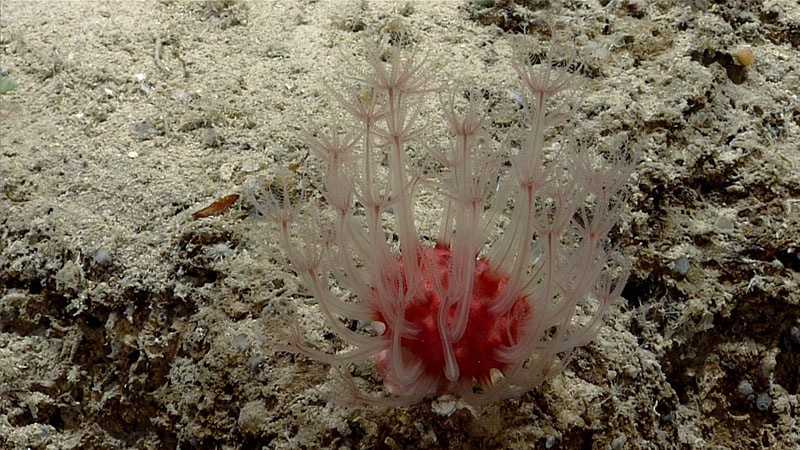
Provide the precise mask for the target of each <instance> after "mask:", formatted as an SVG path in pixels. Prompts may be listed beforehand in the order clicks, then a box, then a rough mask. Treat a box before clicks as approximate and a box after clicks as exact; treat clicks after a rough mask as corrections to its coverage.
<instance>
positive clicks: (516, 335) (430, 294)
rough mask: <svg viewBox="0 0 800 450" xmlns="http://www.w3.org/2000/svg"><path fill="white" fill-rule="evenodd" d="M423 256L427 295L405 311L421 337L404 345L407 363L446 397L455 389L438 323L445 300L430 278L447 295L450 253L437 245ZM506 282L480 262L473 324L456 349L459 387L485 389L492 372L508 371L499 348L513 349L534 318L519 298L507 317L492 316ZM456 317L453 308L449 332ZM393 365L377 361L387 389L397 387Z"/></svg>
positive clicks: (383, 358)
mask: <svg viewBox="0 0 800 450" xmlns="http://www.w3.org/2000/svg"><path fill="white" fill-rule="evenodd" d="M422 252H423V257H422V261H424V262H427V264H425V263H423V267H422V269H423V276H424V289H422V292H421V293H420V294H418V295H416V296H415V297H414V298H413V299H411V300H410V301H409V303H408V305H406V308H405V320H406V323H407V324H408V326H409V329H415V330H419V331H418V332H417V333H416V334H415V335H414V337H413V338H405V337H404V338H402V340H401V342H402V347H403V349H404V350H405V354H406V357H409V356H410V357H411V358H414V360H417V361H420V362H421V363H422V368H423V374H424V375H425V376H428V377H433V378H434V379H438V380H439V382H438V383H437V384H438V385H439V391H440V393H446V392H447V391H449V390H450V388H449V387H448V386H450V385H451V383H450V381H449V380H446V378H445V375H444V371H445V360H444V352H443V347H442V339H441V335H440V330H439V326H438V320H437V319H438V316H439V310H440V309H441V308H442V299H440V298H439V296H438V295H436V293H435V292H434V289H433V285H434V283H435V282H436V281H435V280H433V279H432V278H433V277H437V278H438V282H439V283H441V286H442V287H443V289H444V290H446V289H447V286H448V281H449V280H448V278H449V267H450V248H449V247H448V246H446V245H442V244H439V245H437V246H436V247H435V248H433V249H423V250H422ZM431 262H433V264H431ZM400 264H402V260H401V261H400ZM507 280H508V276H506V275H502V274H498V273H492V271H491V270H489V263H488V262H487V261H486V260H485V259H478V260H477V261H476V264H475V272H474V278H473V291H472V292H473V295H472V298H471V300H470V307H469V321H468V323H467V328H466V331H465V332H464V335H463V336H462V337H461V339H459V340H458V341H456V342H455V343H454V344H453V351H454V353H455V356H456V361H457V362H458V367H459V379H458V381H457V382H456V384H462V383H469V384H470V385H471V384H472V381H473V380H476V381H478V382H479V383H481V384H482V385H488V384H490V382H491V377H490V370H491V369H493V368H494V369H499V370H501V371H502V370H503V369H504V368H505V367H506V365H507V364H505V363H503V362H502V361H500V360H498V358H497V355H496V351H497V349H498V348H500V347H501V346H511V345H512V344H513V343H514V342H516V341H518V340H519V339H520V337H521V336H520V335H521V330H520V328H521V327H522V326H523V324H524V323H525V321H526V320H527V318H528V315H529V314H530V307H529V306H528V303H527V302H526V301H525V298H524V297H521V298H519V299H518V300H517V301H516V302H515V303H514V306H513V307H512V308H511V310H510V311H509V312H508V313H506V314H504V315H501V316H497V315H494V314H492V313H491V312H490V311H489V310H490V308H491V306H492V303H493V301H494V300H495V299H497V297H498V295H500V293H501V292H502V290H503V289H504V288H505V285H506V282H507ZM455 312H456V305H451V306H450V308H449V311H448V322H447V325H448V328H449V327H450V325H451V324H452V322H453V319H454V316H455ZM375 320H376V321H379V322H381V323H383V324H384V325H386V327H387V328H386V332H385V333H384V334H383V335H382V336H383V337H384V338H385V339H391V337H392V333H393V332H394V330H392V329H391V328H390V324H389V323H388V321H387V320H385V319H384V317H383V315H382V314H381V313H380V312H376V313H375ZM391 364H392V361H390V360H389V359H388V352H387V353H384V354H383V355H379V357H378V358H376V367H377V368H378V371H379V372H380V373H381V375H382V376H383V377H384V378H385V379H386V381H387V385H389V386H391V385H393V384H394V383H393V382H392V376H391V370H390V369H391Z"/></svg>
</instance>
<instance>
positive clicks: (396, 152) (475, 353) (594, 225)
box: [251, 44, 633, 405]
mask: <svg viewBox="0 0 800 450" xmlns="http://www.w3.org/2000/svg"><path fill="white" fill-rule="evenodd" d="M559 50H560V49H559V47H558V46H557V45H556V44H553V45H552V46H551V48H550V49H549V52H548V55H557V54H558V53H559ZM537 54H538V53H536V52H534V51H533V49H532V48H530V47H529V46H527V45H520V44H518V45H517V46H516V47H515V52H514V61H513V67H514V69H515V70H516V72H517V74H518V75H519V77H520V78H521V80H522V81H523V83H522V84H523V87H524V88H525V90H526V94H525V97H524V101H523V104H524V108H525V116H526V122H527V124H528V126H527V127H524V128H521V129H520V133H521V135H519V136H517V137H516V139H515V140H509V141H508V142H516V143H518V146H519V148H514V146H512V145H506V146H505V147H504V148H503V150H504V151H505V152H506V153H507V154H509V155H510V156H509V160H508V161H503V160H501V159H500V158H499V157H498V156H496V155H497V154H498V153H494V156H492V153H491V152H490V151H489V150H490V147H491V145H490V144H491V139H490V138H489V137H488V135H487V133H485V130H486V128H487V122H488V121H487V120H486V119H487V113H486V112H485V107H484V105H483V103H482V99H481V96H480V95H479V94H478V93H476V92H471V93H470V94H469V95H468V96H467V97H468V99H467V101H466V103H465V104H463V103H464V102H463V101H462V99H461V97H460V95H457V94H456V92H455V90H452V91H451V93H450V94H449V95H442V96H441V103H442V108H443V111H444V114H445V118H446V120H447V122H448V124H449V125H450V130H451V132H452V134H453V135H454V139H453V144H452V146H451V147H450V148H449V150H446V151H442V150H437V149H436V148H430V149H429V150H430V153H431V154H432V155H433V156H435V157H436V158H437V159H438V161H439V163H440V164H441V165H442V166H443V167H444V168H445V171H443V172H442V173H441V175H440V177H439V179H438V180H436V181H430V180H426V181H430V185H432V186H433V187H434V190H435V192H437V193H438V194H439V196H440V198H441V200H442V207H443V208H442V219H441V224H440V226H439V233H438V237H437V239H436V241H437V244H436V245H435V246H434V247H433V248H430V247H426V246H424V245H423V244H422V243H421V240H420V236H419V233H418V231H417V227H416V221H415V217H414V204H413V198H414V196H415V191H416V189H417V187H418V184H419V182H420V180H421V175H420V174H419V172H415V171H414V170H412V169H411V167H412V166H411V164H409V161H408V155H407V151H408V149H409V144H410V143H412V142H415V141H419V139H418V137H419V132H420V129H419V128H418V127H417V125H418V120H417V119H418V118H419V109H418V108H419V107H418V106H416V105H419V104H420V103H421V102H420V97H422V96H424V95H425V94H427V93H429V92H431V91H432V89H430V88H429V86H430V81H429V79H428V78H429V75H430V70H429V67H428V65H427V63H426V62H425V61H424V60H423V61H421V62H418V61H417V60H416V59H415V58H413V57H408V58H403V57H401V56H400V55H399V51H398V50H397V49H393V53H392V57H391V60H390V62H389V64H388V65H386V64H384V63H383V61H382V60H381V57H380V56H379V54H378V53H377V52H376V51H372V52H369V53H368V59H369V63H370V67H371V72H369V73H368V74H367V75H364V76H361V77H355V79H356V80H357V81H358V82H359V83H358V86H357V87H356V88H354V89H352V90H351V91H350V92H349V94H350V95H349V96H348V95H347V93H346V92H345V93H342V92H339V91H337V90H332V91H333V95H334V96H335V97H336V98H337V100H338V101H339V103H340V104H341V105H342V106H343V107H344V109H345V110H346V111H347V112H348V113H349V114H350V116H351V117H352V118H353V119H354V121H355V124H356V125H355V127H353V128H352V131H351V133H349V134H347V135H345V136H344V137H342V136H339V135H334V136H328V135H326V134H323V133H319V134H318V136H317V137H316V138H313V137H311V136H310V135H309V136H307V142H308V145H309V147H310V148H311V150H312V151H313V152H314V154H315V155H316V156H317V157H318V158H320V159H321V160H322V161H323V162H324V164H325V166H324V168H323V184H324V189H323V192H322V193H323V195H324V197H325V199H326V200H327V203H328V204H329V205H330V206H331V208H332V209H333V211H334V212H335V219H334V220H333V223H332V226H330V227H326V226H325V225H322V222H324V221H322V220H319V219H318V220H316V221H308V220H306V219H300V218H299V216H300V210H301V209H302V205H299V204H298V203H297V202H292V195H291V192H289V190H288V189H286V187H285V186H284V190H283V192H282V194H280V195H279V196H278V197H279V199H275V198H272V199H269V198H268V199H267V201H266V203H258V202H257V201H256V199H255V198H254V197H255V196H254V195H251V201H252V202H254V204H256V206H257V207H258V208H259V209H260V210H262V212H263V213H264V214H265V215H267V216H268V217H271V218H272V219H273V220H274V221H275V222H277V223H278V224H279V225H280V230H281V241H282V247H283V249H284V251H285V253H286V255H287V260H286V263H287V265H288V266H289V267H290V268H291V269H292V270H293V271H294V272H295V273H296V274H297V275H298V277H299V278H300V279H301V282H302V283H303V284H304V286H306V288H307V289H308V290H309V293H310V294H311V295H313V296H314V297H315V298H316V299H318V300H319V306H320V310H321V311H322V313H323V314H324V316H325V318H326V320H327V322H328V324H329V326H330V327H331V328H332V329H333V331H334V332H335V333H336V334H337V335H338V336H339V337H340V338H342V339H343V340H345V341H346V342H348V343H349V344H351V345H352V346H353V349H351V350H350V351H348V352H345V353H340V354H335V355H332V354H328V353H325V352H321V351H319V350H316V349H313V348H311V347H309V346H308V345H306V344H305V343H304V342H303V340H302V332H301V331H300V328H299V326H297V325H296V324H295V325H294V328H293V330H294V332H293V334H292V337H291V338H290V342H289V343H288V344H280V345H277V346H276V348H278V349H280V350H287V351H292V352H297V353H302V354H305V355H307V356H309V357H311V358H314V359H317V360H319V361H322V362H326V363H329V364H333V365H335V366H336V367H337V368H338V369H339V370H338V373H340V374H341V375H342V378H341V381H343V386H344V387H345V389H344V390H343V391H342V392H339V394H340V396H339V398H340V399H342V397H344V399H345V400H346V401H347V402H349V403H379V404H389V405H400V404H409V403H414V402H417V401H419V400H420V399H422V398H423V397H424V396H426V395H428V394H455V395H458V396H460V397H461V398H463V399H464V400H465V401H467V402H469V403H473V404H477V403H485V402H489V401H493V400H496V399H500V398H505V397H509V396H513V395H518V394H520V393H522V392H525V391H527V390H529V389H531V388H533V387H535V386H537V385H538V384H539V383H541V381H542V380H544V379H546V378H547V377H549V376H552V375H553V374H555V373H557V372H559V371H560V370H561V369H562V368H563V367H564V366H565V365H566V363H567V362H568V360H569V358H570V356H571V354H572V353H573V351H574V349H575V348H576V347H577V346H580V345H584V344H586V343H588V342H589V341H590V340H591V339H592V338H593V337H594V335H595V334H596V332H597V329H598V327H599V325H600V323H601V319H602V317H603V315H604V314H605V312H606V311H607V309H608V306H609V304H610V302H611V301H612V300H614V299H615V298H616V297H618V296H619V293H620V292H621V289H622V286H623V285H624V282H625V279H626V277H627V270H626V267H625V263H624V262H619V258H615V257H612V252H608V251H606V249H605V242H606V237H607V234H608V232H609V230H610V228H611V227H612V226H613V224H614V223H615V221H616V218H617V216H618V208H617V206H618V205H619V202H618V201H615V200H614V194H615V192H616V191H617V190H619V189H620V187H621V186H622V184H623V183H624V182H625V180H626V179H627V178H628V176H629V175H630V173H631V171H632V168H633V158H632V157H630V154H629V153H627V152H625V151H624V150H622V149H620V150H618V151H617V152H616V153H614V154H612V155H611V156H610V157H599V156H596V155H594V154H593V153H592V152H590V151H589V150H588V149H586V148H584V147H582V146H576V145H567V144H566V143H564V144H563V145H562V146H561V147H560V150H557V151H548V150H546V149H545V146H544V142H545V131H546V130H547V129H548V128H550V127H552V126H553V125H554V124H556V123H558V122H559V121H561V120H563V119H564V118H565V115H564V114H560V112H559V111H555V112H553V111H548V105H549V103H550V101H551V99H552V97H553V96H556V95H558V94H559V93H561V92H572V91H573V88H574V87H575V86H574V85H575V82H576V80H577V78H576V77H577V75H575V73H574V71H571V70H568V68H567V67H565V66H564V65H563V64H559V63H557V62H556V60H555V59H554V58H550V57H547V58H544V59H541V58H536V57H533V55H537ZM459 94H460V93H459ZM381 160H385V161H387V162H388V167H387V165H386V164H380V163H378V161H381ZM506 162H508V163H510V166H511V170H510V171H508V172H507V173H506V172H504V171H503V170H502V169H503V167H504V166H505V163H506ZM490 198H491V202H489V199H490ZM387 217H393V219H394V220H393V223H391V224H387V223H386V221H385V219H386V218H387ZM503 223H505V225H504V226H502V225H503ZM315 224H316V225H315ZM501 226H502V230H503V231H502V232H501V233H500V234H499V236H496V235H494V234H493V232H494V230H496V229H497V228H498V227H501ZM387 227H391V228H393V230H394V232H395V233H396V236H397V244H395V243H394V242H393V241H392V240H389V239H387V238H386V234H385V233H386V231H387ZM298 236H299V237H298ZM487 244H488V245H487ZM481 255H483V256H481ZM331 275H332V277H333V278H335V279H336V281H337V282H338V284H339V285H340V286H341V287H343V288H345V289H347V290H349V291H350V292H351V293H352V294H354V295H355V296H357V297H358V298H360V299H361V301H360V302H351V301H345V300H342V299H340V298H338V297H337V296H336V295H334V294H333V293H332V292H331V289H330V288H331V286H330V282H331ZM581 304H587V305H592V306H590V307H588V309H587V310H586V313H587V315H588V316H589V317H588V319H586V320H583V321H580V320H578V319H577V318H576V310H577V308H578V306H579V305H581ZM341 319H353V320H358V321H360V322H361V323H368V322H371V323H372V329H373V332H372V333H369V332H364V331H363V330H364V329H363V328H362V329H361V330H356V331H354V330H353V329H351V328H350V327H348V326H346V325H345V324H344V323H343V322H342V320H341ZM370 356H371V357H374V358H375V364H376V367H377V369H378V371H379V372H380V373H381V375H382V376H383V378H384V383H385V385H386V386H387V387H388V388H389V390H390V391H391V392H392V394H393V395H392V396H388V397H387V396H370V395H366V394H364V393H362V392H361V391H360V390H359V389H358V388H356V385H355V383H354V382H353V379H352V378H351V376H350V375H349V373H348V371H347V370H346V367H345V366H346V364H348V363H351V362H354V361H358V360H360V359H364V358H366V357H370ZM475 382H477V383H478V384H479V387H478V389H477V390H476V388H475V386H474V383H475Z"/></svg>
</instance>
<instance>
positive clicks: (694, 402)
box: [0, 0, 800, 449]
mask: <svg viewBox="0 0 800 450" xmlns="http://www.w3.org/2000/svg"><path fill="white" fill-rule="evenodd" d="M543 20H549V21H551V23H554V24H555V25H554V26H555V28H556V29H557V30H558V31H559V33H561V34H562V35H563V36H566V38H567V39H569V40H571V42H570V47H572V48H573V49H574V50H575V51H576V54H577V55H578V56H579V57H580V59H581V61H582V62H583V64H584V67H583V70H582V72H581V73H582V76H583V78H584V81H585V90H584V95H585V98H584V99H583V104H582V106H581V109H580V110H579V111H578V113H577V114H575V115H574V116H573V117H572V118H571V119H570V122H569V123H568V124H567V125H564V126H562V127H560V128H559V132H567V131H572V132H575V133H577V134H578V135H579V137H580V138H581V139H591V140H596V141H597V140H599V141H606V142H608V143H609V144H613V143H614V142H615V139H617V138H620V137H622V138H624V139H626V140H627V141H629V142H636V143H638V144H639V145H640V146H641V161H640V163H639V167H638V168H637V171H636V173H635V175H634V176H633V177H632V179H631V180H630V188H629V201H628V207H627V209H626V211H625V213H624V214H623V216H622V218H621V220H620V223H619V225H618V228H617V230H615V232H614V233H613V235H614V239H615V241H616V242H617V243H618V244H619V246H620V247H621V248H623V249H624V251H625V252H626V253H627V254H628V255H629V257H630V258H631V260H632V261H633V273H632V275H631V278H630V281H629V284H628V286H627V288H626V289H625V291H624V293H623V298H622V299H620V301H619V302H618V304H617V306H616V308H615V310H614V311H613V312H612V313H611V314H610V315H609V316H608V317H607V320H606V325H605V326H604V327H603V329H602V330H601V332H600V335H599V336H598V338H597V339H596V340H595V342H593V343H592V344H591V345H589V346H587V347H585V348H583V349H582V350H580V351H579V352H578V354H577V356H576V358H575V360H574V361H573V362H572V364H571V365H570V366H569V368H568V369H567V370H566V371H565V372H564V373H563V374H561V375H559V376H557V377H555V378H552V379H551V380H549V381H548V382H546V383H545V384H544V385H542V386H541V387H540V388H538V389H536V390H534V391H532V392H530V393H529V394H527V395H525V396H523V397H520V398H517V399H513V400H507V401H503V402H498V403H495V404H491V405H489V406H486V407H481V408H467V407H463V405H459V404H451V403H448V402H447V401H445V400H441V399H440V400H428V401H426V402H423V403H422V404H419V405H416V406H413V407H409V408H403V409H397V410H385V409H381V408H361V409H346V408H343V407H339V406H335V405H333V404H331V403H329V402H326V401H325V400H324V399H323V398H322V397H321V396H320V393H319V390H318V389H317V388H318V386H319V385H322V384H324V383H326V382H327V381H326V380H328V374H327V370H328V368H327V367H326V366H324V365H321V364H318V363H315V362H312V361H309V360H307V359H305V358H301V357H294V356H290V355H286V354H281V353H275V354H271V353H270V352H269V351H268V349H267V348H265V345H264V341H265V339H266V338H267V336H268V335H269V334H270V333H271V332H272V331H274V330H272V329H271V328H270V327H274V326H276V325H274V320H273V319H274V318H275V315H276V312H277V311H278V310H279V309H280V308H281V307H283V306H292V305H294V307H296V308H297V309H299V310H301V311H303V312H308V314H307V315H306V316H305V317H304V318H303V326H304V327H305V329H306V330H307V332H308V337H307V338H308V339H309V341H310V342H312V343H315V344H317V345H319V346H321V347H323V348H326V349H329V350H333V349H336V348H338V347H337V346H338V345H340V342H338V341H337V340H335V339H334V340H331V339H330V337H331V335H330V334H329V332H328V331H327V329H326V328H325V327H324V324H323V322H322V320H321V318H320V317H319V316H318V315H317V314H315V313H314V307H313V305H310V306H309V305H308V304H309V303H313V302H311V301H308V299H304V298H303V296H302V295H298V294H302V291H301V290H300V287H298V286H297V284H296V282H295V281H294V279H293V278H292V276H291V275H290V274H288V273H287V272H286V271H285V270H284V269H283V268H281V267H280V266H279V265H277V264H276V263H275V261H274V260H273V259H271V258H270V254H269V252H268V251H267V247H268V245H269V244H271V242H270V240H271V239H274V237H273V235H271V234H270V232H269V228H268V227H266V226H265V225H264V224H263V223H261V222H258V221H256V220H253V215H252V214H250V213H249V211H248V210H249V206H248V204H247V203H246V202H244V201H242V200H239V201H237V202H235V203H234V204H233V206H232V207H231V208H229V209H228V210H227V211H224V212H223V213H222V214H221V215H217V216H212V217H208V218H204V219H195V218H193V216H192V213H194V212H196V211H198V210H200V209H202V208H203V207H205V206H207V205H209V204H211V203H212V202H214V201H215V200H218V199H220V198H223V197H225V196H228V195H231V194H241V193H242V188H243V186H245V185H246V184H247V183H250V182H253V181H254V180H257V179H266V180H269V179H271V178H274V177H275V176H276V174H277V173H279V171H280V170H281V169H284V168H287V167H290V166H291V167H292V168H297V167H298V165H302V170H300V171H299V172H300V173H302V174H306V175H309V176H313V174H315V173H316V172H317V171H318V170H319V167H318V163H317V162H315V161H314V160H313V158H309V159H307V160H303V155H304V154H305V153H306V149H305V147H304V145H303V144H302V141H301V139H300V138H299V134H300V130H301V129H302V128H305V127H309V126H311V125H313V124H315V123H334V124H335V123H336V122H335V121H336V120H337V117H338V116H337V114H338V112H337V110H336V109H335V108H334V105H333V103H332V102H331V100H330V97H329V96H327V95H326V94H325V88H324V85H323V82H324V81H326V80H328V81H330V80H339V79H341V77H342V76H344V75H345V74H346V73H347V71H348V70H350V69H349V68H348V67H349V66H352V67H353V68H354V69H356V70H357V69H359V64H361V63H360V62H359V61H361V60H360V59H359V58H358V56H353V55H358V54H360V53H362V50H363V48H364V46H365V45H372V44H376V43H377V44H379V45H386V44H387V43H391V42H393V41H402V42H404V43H406V45H410V46H414V47H415V48H417V49H419V50H420V51H421V52H422V53H424V54H427V55H429V56H430V57H431V58H432V59H433V60H435V61H436V62H437V64H438V65H439V68H440V70H441V74H442V76H452V77H453V78H459V79H469V80H472V81H471V82H474V83H475V85H476V87H477V88H479V89H481V90H483V91H484V92H486V94H487V96H493V98H498V99H504V101H508V99H509V92H514V89H516V87H515V86H516V85H515V81H514V79H513V76H512V73H513V72H512V71H511V69H510V67H509V65H508V58H509V54H510V50H509V45H508V39H509V37H510V36H513V35H515V34H520V33H523V32H525V31H527V32H529V33H531V34H534V35H537V33H541V30H542V26H541V23H542V21H543ZM743 49H750V50H751V51H752V53H753V55H754V61H753V62H752V64H751V65H749V66H744V65H742V64H741V63H740V60H739V59H738V58H737V52H739V51H742V50H743ZM745 51H746V50H745ZM799 63H800V8H798V5H797V3H796V1H795V0H767V1H745V0H741V1H707V0H683V1H677V0H668V1H644V0H622V1H617V0H611V1H607V0H577V1H571V2H558V1H552V2H551V1H546V0H545V1H523V0H518V1H512V0H471V1H441V2H433V1H430V2H428V1H425V2H423V1H419V2H411V1H409V2H388V1H385V2H379V1H375V2H366V1H365V2H333V1H298V0H283V1H279V2H278V1H275V2H272V1H270V2H245V1H219V2H180V1H169V0H164V1H144V2H142V1H135V2H134V1H124V2H122V1H116V2H115V1H103V2H95V1H91V2H90V1H47V2H45V1H41V2H33V1H8V0H0V76H3V77H6V78H4V79H3V81H2V83H0V90H8V89H10V90H9V91H8V92H6V93H4V94H0V448H4V449H5V448H7V449H23V448H35V449H44V448H52V449H71V448H75V449H78V448H80V449H95V448H96V449H107V448H152V449H163V448H178V447H179V448H183V449H186V448H262V447H263V448H564V449H573V448H598V449H605V448H611V449H622V448H692V449H698V448H731V449H751V448H771V449H776V448H777V449H789V448H797V445H798V442H799V441H800V423H798V420H799V418H800V309H798V308H799V307H800V305H799V304H800V286H799V285H800V175H798V174H800V99H799V98H798V97H799V96H800V64H799ZM10 79H13V80H14V81H15V82H16V87H13V86H12V83H11V82H10ZM4 86H5V87H4ZM12 87H13V89H11V88H12ZM421 120H425V121H430V123H431V125H430V126H429V127H428V128H429V135H430V137H431V138H433V139H436V138H437V136H438V138H441V137H442V136H443V132H444V128H443V124H442V123H441V121H440V119H439V117H437V116H436V115H435V114H431V115H428V116H425V117H424V118H423V119H421ZM433 209H435V205H426V204H424V203H422V204H421V205H420V210H421V211H422V212H421V217H422V221H423V223H424V222H425V217H426V216H425V213H427V212H430V211H433ZM358 370H359V371H360V372H363V376H362V381H364V383H365V384H370V383H373V384H374V383H375V377H374V374H373V373H372V371H371V370H370V368H369V367H368V366H363V367H360V368H358Z"/></svg>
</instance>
